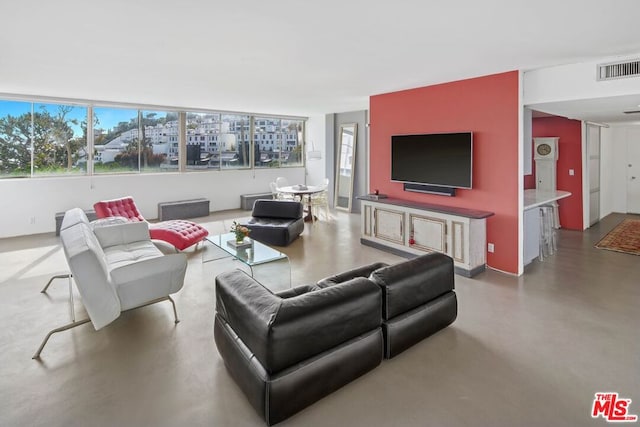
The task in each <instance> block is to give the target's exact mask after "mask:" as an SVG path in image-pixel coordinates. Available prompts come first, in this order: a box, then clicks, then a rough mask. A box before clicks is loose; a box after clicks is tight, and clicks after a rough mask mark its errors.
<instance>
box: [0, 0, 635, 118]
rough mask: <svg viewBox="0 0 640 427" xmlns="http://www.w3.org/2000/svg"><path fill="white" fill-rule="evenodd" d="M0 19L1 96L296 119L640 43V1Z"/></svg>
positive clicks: (80, 3)
mask: <svg viewBox="0 0 640 427" xmlns="http://www.w3.org/2000/svg"><path fill="white" fill-rule="evenodd" d="M0 16H2V25H1V26H0V48H1V53H0V93H5V94H6V93H13V94H25V95H47V96H56V97H65V98H78V99H90V100H103V101H113V102H133V103H143V104H155V105H167V106H176V107H195V108H214V109H228V110H237V111H250V112H262V113H278V114H294V115H314V114H324V113H328V112H340V111H350V110H358V109H364V108H368V97H369V96H370V95H374V94H379V93H385V92H390V91H396V90H400V89H408V88H413V87H419V86H426V85H431V84H436V83H441V82H446V81H452V80H458V79H463V78H469V77H476V76H481V75H486V74H491V73H497V72H504V71H510V70H516V69H522V70H527V69H534V68H539V67H544V66H549V65H557V64H565V63H574V62H580V61H583V60H589V59H593V58H599V57H604V56H614V55H625V54H631V53H634V52H640V25H638V21H639V19H640V1H638V0H616V1H614V2H610V1H602V0H598V1H594V0H562V1H558V0H553V1H551V0H537V1H529V0H528V1H521V0H484V1H477V0H457V1H454V0H452V1H447V2H445V1H433V0H431V1H429V0H413V1H411V0H395V1H380V0H379V1H356V0H342V1H338V0H324V1H315V2H300V1H293V0H276V1H264V0H245V1H235V2H234V1H216V0H209V1H204V0H183V1H175V0H172V1H167V0H154V1H151V0H135V1H133V0H110V1H102V2H93V1H87V0H59V1H50V0H47V1H43V0H37V1H28V2H18V1H16V0H0ZM583 102H584V101H583ZM633 102H635V103H636V105H637V104H640V100H634V101H633ZM573 107H574V106H572V105H570V103H565V105H561V106H560V105H559V106H557V108H558V111H559V112H561V111H565V113H566V114H562V115H575V112H574V111H573ZM578 107H579V109H580V108H585V109H591V108H593V109H598V108H600V107H603V108H604V107H605V106H596V105H595V104H588V103H587V104H584V103H583V104H580V105H579V106H578ZM609 107H610V108H612V110H613V109H615V106H607V108H609ZM549 112H550V111H549ZM593 114H594V117H596V115H595V114H596V112H593ZM595 120H600V119H599V118H598V119H595Z"/></svg>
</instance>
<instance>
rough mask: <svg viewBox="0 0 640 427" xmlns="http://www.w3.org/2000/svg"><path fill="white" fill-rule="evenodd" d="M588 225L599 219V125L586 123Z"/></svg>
mask: <svg viewBox="0 0 640 427" xmlns="http://www.w3.org/2000/svg"><path fill="white" fill-rule="evenodd" d="M587 155H588V165H587V167H588V171H587V174H588V176H589V226H592V225H593V224H595V223H597V222H598V221H600V126H594V125H590V124H588V125H587Z"/></svg>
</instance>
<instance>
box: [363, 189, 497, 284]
mask: <svg viewBox="0 0 640 427" xmlns="http://www.w3.org/2000/svg"><path fill="white" fill-rule="evenodd" d="M358 199H360V201H361V202H362V210H361V217H362V220H361V221H362V224H361V229H360V231H361V238H360V242H361V243H362V244H363V245H367V246H372V247H375V248H378V249H382V250H387V251H390V252H393V253H396V254H398V255H401V256H415V255H422V254H424V253H428V252H441V253H444V254H447V255H449V256H450V257H451V258H453V261H454V266H455V271H456V273H457V274H460V275H463V276H466V277H472V276H474V275H475V274H477V273H479V272H481V271H484V269H485V266H486V248H487V232H486V230H487V221H486V220H487V218H488V217H490V216H492V215H493V212H486V211H480V210H474V209H465V208H456V207H451V206H443V205H435V204H429V203H417V202H410V201H406V200H401V199H393V198H383V199H380V198H375V197H369V196H364V197H358Z"/></svg>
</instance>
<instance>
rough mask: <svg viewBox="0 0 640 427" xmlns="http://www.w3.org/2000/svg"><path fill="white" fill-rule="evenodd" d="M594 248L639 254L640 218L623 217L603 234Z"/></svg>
mask: <svg viewBox="0 0 640 427" xmlns="http://www.w3.org/2000/svg"><path fill="white" fill-rule="evenodd" d="M596 248H598V249H606V250H608V251H616V252H623V253H625V254H632V255H640V219H625V220H624V221H622V222H621V223H620V224H618V225H616V227H615V228H614V229H613V230H611V231H610V232H609V234H607V235H606V236H604V237H603V238H602V240H600V241H599V242H598V243H597V244H596Z"/></svg>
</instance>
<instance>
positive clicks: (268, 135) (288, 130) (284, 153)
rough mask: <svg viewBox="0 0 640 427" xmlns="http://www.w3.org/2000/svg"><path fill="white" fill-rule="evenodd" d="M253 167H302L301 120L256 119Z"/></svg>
mask: <svg viewBox="0 0 640 427" xmlns="http://www.w3.org/2000/svg"><path fill="white" fill-rule="evenodd" d="M255 123H257V125H256V126H255V129H254V135H255V138H254V139H255V141H256V155H255V167H256V168H266V167H286V166H302V134H303V124H304V122H303V121H302V120H290V119H279V118H262V117H260V118H256V119H255Z"/></svg>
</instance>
